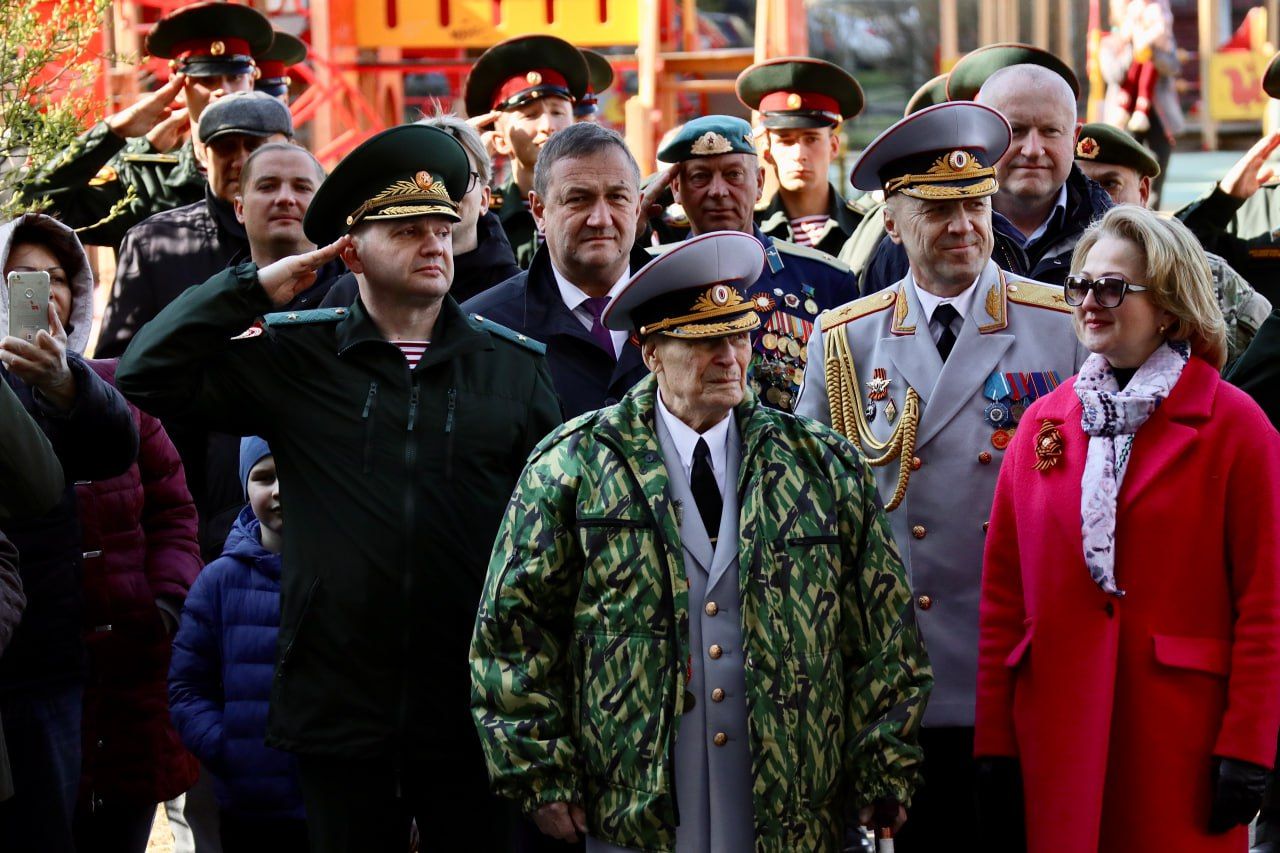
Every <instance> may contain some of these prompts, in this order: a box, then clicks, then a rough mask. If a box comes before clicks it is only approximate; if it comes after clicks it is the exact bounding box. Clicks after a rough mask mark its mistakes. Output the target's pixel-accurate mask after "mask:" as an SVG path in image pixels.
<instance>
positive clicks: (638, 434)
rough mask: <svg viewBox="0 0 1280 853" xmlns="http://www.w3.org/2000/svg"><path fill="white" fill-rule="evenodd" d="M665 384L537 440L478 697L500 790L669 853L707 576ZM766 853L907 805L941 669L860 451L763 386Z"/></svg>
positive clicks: (479, 655)
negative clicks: (698, 605) (928, 702)
mask: <svg viewBox="0 0 1280 853" xmlns="http://www.w3.org/2000/svg"><path fill="white" fill-rule="evenodd" d="M656 387H657V385H656V381H655V380H654V378H653V377H650V378H649V379H647V380H645V381H644V382H642V383H641V384H640V385H638V386H636V387H635V388H634V389H632V390H631V391H630V392H629V393H628V394H627V396H626V397H624V398H623V400H622V402H621V403H619V404H618V405H617V406H614V407H611V408H608V409H602V410H600V411H597V412H591V413H588V414H586V415H583V416H581V417H579V418H577V419H575V420H574V421H571V422H570V423H569V424H567V425H565V426H564V427H563V428H561V429H560V430H558V431H556V432H555V433H553V434H552V435H550V436H548V437H547V438H546V439H544V440H543V442H542V443H541V444H540V445H539V447H538V448H537V449H535V450H534V452H533V454H532V456H531V457H530V461H529V464H528V465H527V466H526V468H525V471H524V473H523V474H522V475H521V479H520V482H519V484H518V486H517V490H516V493H515V496H514V497H513V498H512V501H511V503H510V504H509V505H508V508H507V514H506V517H505V518H504V519H503V523H502V528H501V530H500V532H499V535H498V539H497V542H496V544H495V547H494V552H493V557H492V559H491V561H490V564H489V576H488V581H487V582H486V586H485V592H484V595H483V596H482V598H481V606H480V614H479V618H478V620H477V625H476V633H475V638H474V640H473V644H472V650H471V661H472V678H473V690H472V704H473V708H474V712H475V717H476V721H477V725H478V727H479V729H480V733H481V741H482V743H483V745H484V749H485V752H486V756H487V758H488V762H489V772H490V776H491V777H492V779H493V781H494V787H495V789H496V790H497V791H498V792H499V793H501V794H503V795H504V796H507V797H510V798H512V799H514V800H516V801H517V802H519V803H520V804H521V805H522V806H523V807H524V808H525V809H526V810H527V811H533V810H535V809H537V808H538V807H539V806H541V805H544V804H546V803H551V802H557V801H573V802H577V803H581V804H583V805H584V807H585V808H586V812H587V828H588V834H589V835H590V836H592V837H593V838H596V839H601V840H603V841H606V842H609V843H611V844H616V845H621V846H623V847H629V848H639V849H643V850H653V851H656V850H672V849H673V847H674V841H675V836H676V825H677V824H678V823H679V815H678V814H677V809H676V797H675V793H674V790H673V782H674V776H673V764H674V758H673V755H674V751H675V749H674V744H675V740H676V735H677V729H678V727H679V719H680V715H681V714H682V713H684V712H687V711H689V710H691V708H692V707H693V703H694V702H695V701H700V700H695V699H694V698H693V695H692V694H691V693H689V692H687V688H688V683H689V671H688V669H687V667H688V666H689V665H690V664H689V662H691V661H692V660H693V658H692V657H691V654H692V650H691V648H690V642H689V624H690V614H689V592H688V590H689V581H688V579H687V576H686V575H685V572H684V567H683V563H682V562H681V558H680V553H681V548H682V543H681V538H680V534H679V525H680V522H679V520H678V515H679V513H680V512H681V508H680V507H678V506H676V505H675V504H674V503H673V501H672V500H671V498H670V491H669V477H668V473H667V470H666V468H665V466H664V464H663V461H662V460H663V455H662V451H661V449H660V447H659V442H658V439H657V437H656V427H655V405H656V403H655V395H656ZM734 416H735V418H736V419H737V425H738V429H739V432H740V434H741V442H742V457H741V464H740V467H739V476H738V488H737V493H738V495H739V496H740V497H741V509H740V516H739V518H740V527H739V530H740V536H739V544H738V552H739V553H738V557H739V565H740V568H741V571H740V587H739V588H740V590H741V613H742V623H743V624H742V641H743V645H744V650H745V660H746V664H745V683H746V698H747V705H748V708H749V717H748V731H749V737H750V751H751V768H752V773H751V777H752V791H751V798H752V803H753V813H754V821H755V836H756V842H755V849H756V850H758V851H778V853H783V851H787V853H790V851H796V850H804V851H835V850H839V849H840V842H841V839H842V838H843V821H844V820H845V818H846V816H847V815H848V814H849V811H850V807H851V806H854V805H859V804H862V803H865V802H868V801H871V800H873V799H875V798H879V797H895V798H897V799H898V800H900V801H901V802H908V801H909V800H910V795H911V792H912V791H913V789H914V787H915V784H916V778H917V774H918V768H919V761H920V752H919V749H918V747H917V746H916V743H915V737H916V730H917V726H918V723H919V720H920V717H921V715H922V713H923V710H924V703H925V698H926V696H927V693H928V690H929V686H930V683H931V680H932V676H931V673H930V669H929V666H928V663H927V659H926V656H925V652H924V648H923V646H922V645H921V643H920V640H919V637H918V635H917V632H916V627H915V622H914V618H913V616H912V609H911V602H910V591H909V590H908V589H907V586H906V583H905V581H904V579H903V575H902V568H901V564H900V562H899V559H898V555H897V551H896V549H895V548H894V545H893V543H892V540H891V536H890V533H889V529H888V526H887V524H886V523H885V520H884V517H883V514H882V512H881V509H880V505H879V502H878V499H877V497H876V490H875V483H874V481H873V479H872V477H871V475H870V473H869V469H868V468H867V467H866V466H865V464H864V463H863V461H862V459H861V458H860V456H859V455H858V454H857V453H856V452H855V451H854V449H853V447H852V445H850V444H848V443H847V442H845V441H844V440H843V439H841V438H839V437H838V436H836V435H835V434H834V433H833V432H831V431H829V430H827V429H826V428H824V427H821V426H820V425H818V424H816V423H813V422H810V421H806V420H803V419H797V418H793V417H791V416H790V415H787V414H783V413H778V412H775V411H773V410H771V409H769V408H767V407H765V406H762V405H760V404H759V402H758V400H757V399H756V398H755V397H754V396H753V395H748V397H747V399H746V400H745V401H744V402H743V403H742V404H740V405H739V406H738V407H737V408H736V409H735V410H734Z"/></svg>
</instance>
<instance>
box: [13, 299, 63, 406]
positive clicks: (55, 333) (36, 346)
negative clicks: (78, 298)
mask: <svg viewBox="0 0 1280 853" xmlns="http://www.w3.org/2000/svg"><path fill="white" fill-rule="evenodd" d="M49 329H50V330H51V332H52V333H51V332H48V331H45V330H44V329H41V330H40V331H38V332H36V336H35V340H34V341H25V340H23V339H22V338H15V337H14V336H13V335H7V336H5V338H4V339H3V340H0V362H3V364H4V366H5V367H7V368H8V369H9V372H10V373H12V374H13V375H14V376H16V377H18V378H19V379H21V380H22V381H23V382H25V383H27V384H28V385H30V386H31V387H32V388H36V389H38V390H39V391H40V395H41V396H42V397H43V398H44V399H45V401H46V402H47V403H48V404H49V405H51V406H52V407H53V408H55V409H57V410H58V411H60V412H66V411H69V410H70V409H71V405H72V404H73V403H74V402H75V399H76V377H75V374H74V373H72V372H71V368H70V367H69V366H68V365H67V332H66V330H65V329H63V328H62V320H61V319H60V318H59V317H58V308H57V306H56V305H54V303H53V302H52V301H50V302H49Z"/></svg>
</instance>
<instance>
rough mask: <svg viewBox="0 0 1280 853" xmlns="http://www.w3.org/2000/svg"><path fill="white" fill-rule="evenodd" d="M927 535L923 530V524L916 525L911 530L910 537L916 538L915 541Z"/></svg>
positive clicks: (927, 532)
mask: <svg viewBox="0 0 1280 853" xmlns="http://www.w3.org/2000/svg"><path fill="white" fill-rule="evenodd" d="M928 534H929V531H927V530H925V529H924V525H923V524H917V525H916V526H915V527H913V528H911V535H912V536H914V537H916V538H917V539H923V538H924V537H925V536H927V535H928Z"/></svg>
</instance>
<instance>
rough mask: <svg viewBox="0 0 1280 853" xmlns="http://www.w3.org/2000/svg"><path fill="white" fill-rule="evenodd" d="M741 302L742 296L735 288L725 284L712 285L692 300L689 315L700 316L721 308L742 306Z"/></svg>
mask: <svg viewBox="0 0 1280 853" xmlns="http://www.w3.org/2000/svg"><path fill="white" fill-rule="evenodd" d="M743 302H744V300H743V298H742V296H741V295H740V294H739V293H738V291H737V290H736V289H735V288H732V287H730V286H729V285H727V284H713V285H712V286H711V287H708V288H707V289H706V290H705V291H704V292H703V293H702V294H701V295H700V296H699V297H698V298H697V299H696V300H694V303H693V306H692V307H691V308H690V309H689V313H691V314H701V313H704V312H707V311H716V310H718V309H721V308H728V307H731V306H734V305H742V304H743Z"/></svg>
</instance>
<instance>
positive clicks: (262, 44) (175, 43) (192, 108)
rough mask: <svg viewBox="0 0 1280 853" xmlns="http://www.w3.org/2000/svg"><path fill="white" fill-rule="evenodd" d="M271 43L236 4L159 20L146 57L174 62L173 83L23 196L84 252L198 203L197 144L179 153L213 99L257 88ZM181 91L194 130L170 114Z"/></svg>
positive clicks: (79, 147)
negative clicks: (42, 206)
mask: <svg viewBox="0 0 1280 853" xmlns="http://www.w3.org/2000/svg"><path fill="white" fill-rule="evenodd" d="M273 38H274V35H273V32H272V29H271V24H270V23H269V22H268V21H267V19H266V18H265V17H263V16H262V14H261V13H259V12H256V11H254V10H253V9H251V8H249V7H248V6H242V5H238V4H234V3H219V2H214V3H197V4H194V5H192V6H187V7H185V8H183V9H179V10H178V11H176V12H174V13H173V14H171V15H168V16H166V17H164V18H161V19H160V20H159V21H158V22H157V23H156V25H155V28H154V29H153V30H152V31H151V33H150V34H149V35H148V36H147V52H148V53H149V54H150V55H152V56H156V57H161V58H164V59H168V60H170V67H171V69H172V70H173V71H174V72H176V73H175V74H174V76H173V77H172V78H171V79H170V80H169V82H168V83H167V84H166V85H164V86H162V87H161V88H160V89H158V90H156V91H155V92H153V93H151V94H150V95H147V96H144V97H142V98H141V99H139V100H138V101H137V102H136V103H135V104H133V105H132V106H130V107H129V108H128V109H125V110H122V111H121V112H118V113H115V114H114V115H111V116H108V117H107V118H106V119H105V120H103V121H100V122H98V123H97V124H95V125H94V126H93V127H92V128H90V129H89V130H88V131H86V132H85V133H84V134H82V135H81V136H80V137H79V138H77V139H76V141H75V142H73V143H72V144H71V145H70V146H68V147H67V148H66V149H65V150H64V151H63V152H62V153H61V154H59V155H58V156H57V157H54V158H53V159H51V160H50V161H49V162H48V163H45V164H44V165H43V166H42V167H41V168H39V169H38V170H37V171H36V172H35V173H34V174H33V175H32V176H31V177H30V178H29V179H28V180H27V181H26V183H25V186H24V194H25V195H26V196H27V197H28V198H31V199H33V200H37V199H48V200H49V202H50V205H51V206H50V208H49V209H48V210H46V211H45V212H47V213H49V214H51V215H54V216H57V217H58V218H59V219H60V220H62V221H63V222H65V223H67V224H68V225H70V226H71V227H72V228H75V229H76V232H77V235H78V236H79V237H80V240H81V242H83V243H87V244H91V245H97V246H110V247H112V248H113V249H114V248H118V247H119V245H120V241H121V240H122V239H123V238H124V233H125V232H126V231H128V230H129V229H130V228H131V227H133V226H134V225H136V224H137V223H139V222H141V221H142V220H143V219H146V218H147V217H148V216H151V215H152V214H155V213H159V212H161V211H163V210H171V209H172V208H175V207H182V206H183V205H187V204H192V203H193V202H197V201H200V200H201V199H203V198H204V187H205V179H204V172H203V169H202V167H201V165H200V163H199V161H198V159H197V157H196V152H195V150H194V148H193V143H192V142H191V140H190V139H188V140H187V141H186V142H185V143H183V144H182V145H180V146H178V145H177V143H178V141H179V140H180V139H181V138H182V137H183V136H184V135H186V134H187V133H188V132H189V133H190V136H191V137H193V138H194V136H195V130H196V126H197V124H198V123H199V121H200V113H201V112H202V111H203V110H204V107H205V105H206V104H208V103H209V98H210V97H211V95H212V93H213V92H214V91H216V90H218V89H221V90H222V91H223V92H224V93H228V94H229V93H231V92H247V91H249V90H251V89H252V88H253V71H254V60H253V57H254V55H255V54H258V53H262V52H264V51H266V50H267V48H269V47H270V46H271V42H272V39H273ZM180 89H181V91H183V92H184V93H185V95H186V101H187V109H186V115H187V119H188V120H187V121H184V120H183V119H182V117H181V114H171V111H170V108H169V105H170V104H171V103H172V102H173V99H174V98H175V97H176V96H177V94H178V92H179V90H180ZM188 128H189V131H188ZM175 146H177V147H175ZM171 149H172V150H171Z"/></svg>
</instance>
